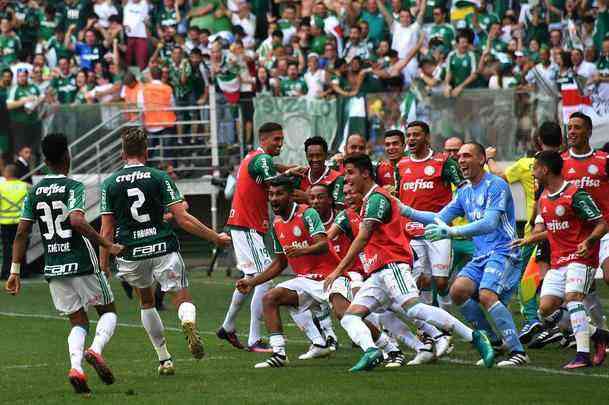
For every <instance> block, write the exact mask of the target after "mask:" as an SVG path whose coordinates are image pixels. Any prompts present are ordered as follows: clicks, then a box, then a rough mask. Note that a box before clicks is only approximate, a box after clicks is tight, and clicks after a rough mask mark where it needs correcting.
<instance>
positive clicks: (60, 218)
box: [36, 201, 72, 240]
mask: <svg viewBox="0 0 609 405" xmlns="http://www.w3.org/2000/svg"><path fill="white" fill-rule="evenodd" d="M51 208H52V209H53V210H61V214H59V215H57V216H56V217H55V220H54V221H53V211H52V209H51ZM36 209H37V210H42V211H43V212H44V215H41V216H40V219H41V220H42V222H44V224H45V225H46V227H47V232H45V233H43V234H42V236H43V237H44V238H45V239H46V240H51V239H53V236H55V234H57V236H59V237H60V238H61V239H69V238H71V237H72V230H71V229H63V227H62V225H63V223H64V222H66V220H67V219H68V207H66V205H65V204H64V203H63V201H53V202H51V206H49V204H47V203H46V202H44V201H40V202H38V204H36Z"/></svg>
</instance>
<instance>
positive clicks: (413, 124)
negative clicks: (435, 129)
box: [406, 121, 430, 135]
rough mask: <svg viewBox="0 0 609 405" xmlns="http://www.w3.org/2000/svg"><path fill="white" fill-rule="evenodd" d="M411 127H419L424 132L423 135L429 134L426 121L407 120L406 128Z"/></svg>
mask: <svg viewBox="0 0 609 405" xmlns="http://www.w3.org/2000/svg"><path fill="white" fill-rule="evenodd" d="M412 127H420V128H421V129H422V130H423V132H425V135H429V132H430V131H429V125H427V123H426V122H425V121H412V122H409V123H408V125H406V129H408V128H412Z"/></svg>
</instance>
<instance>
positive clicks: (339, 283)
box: [328, 276, 353, 302]
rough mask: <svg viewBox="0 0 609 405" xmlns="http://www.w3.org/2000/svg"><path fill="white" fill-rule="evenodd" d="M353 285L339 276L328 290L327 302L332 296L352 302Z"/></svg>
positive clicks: (347, 279)
mask: <svg viewBox="0 0 609 405" xmlns="http://www.w3.org/2000/svg"><path fill="white" fill-rule="evenodd" d="M352 289H353V285H351V280H349V278H348V277H345V276H340V277H338V278H337V279H336V280H334V282H333V283H332V286H331V287H330V290H329V291H328V300H329V298H330V296H331V295H332V294H339V295H342V296H343V298H344V299H346V300H347V301H349V302H351V301H353V292H352Z"/></svg>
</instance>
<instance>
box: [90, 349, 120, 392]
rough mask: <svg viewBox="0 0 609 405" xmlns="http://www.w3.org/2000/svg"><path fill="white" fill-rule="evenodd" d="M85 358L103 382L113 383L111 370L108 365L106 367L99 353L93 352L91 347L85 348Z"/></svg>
mask: <svg viewBox="0 0 609 405" xmlns="http://www.w3.org/2000/svg"><path fill="white" fill-rule="evenodd" d="M85 360H87V363H89V364H90V365H91V367H93V369H94V370H95V372H97V375H98V376H99V378H100V379H101V380H102V382H103V383H104V384H107V385H110V384H113V383H114V375H113V374H112V370H110V367H108V365H107V364H106V361H105V360H104V358H103V357H102V355H101V354H99V353H95V352H94V351H93V350H91V349H87V350H86V351H85Z"/></svg>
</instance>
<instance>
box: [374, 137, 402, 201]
mask: <svg viewBox="0 0 609 405" xmlns="http://www.w3.org/2000/svg"><path fill="white" fill-rule="evenodd" d="M404 144H405V139H404V133H403V132H402V131H400V130H398V129H391V130H389V131H386V132H385V140H384V147H385V157H386V158H387V159H383V160H381V161H380V162H379V163H378V164H377V165H376V184H378V185H379V186H381V187H384V188H386V189H387V190H389V191H390V192H391V193H392V194H393V193H395V192H396V186H397V184H399V179H397V178H396V175H397V173H396V167H397V164H398V162H399V161H400V159H402V158H403V157H404Z"/></svg>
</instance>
